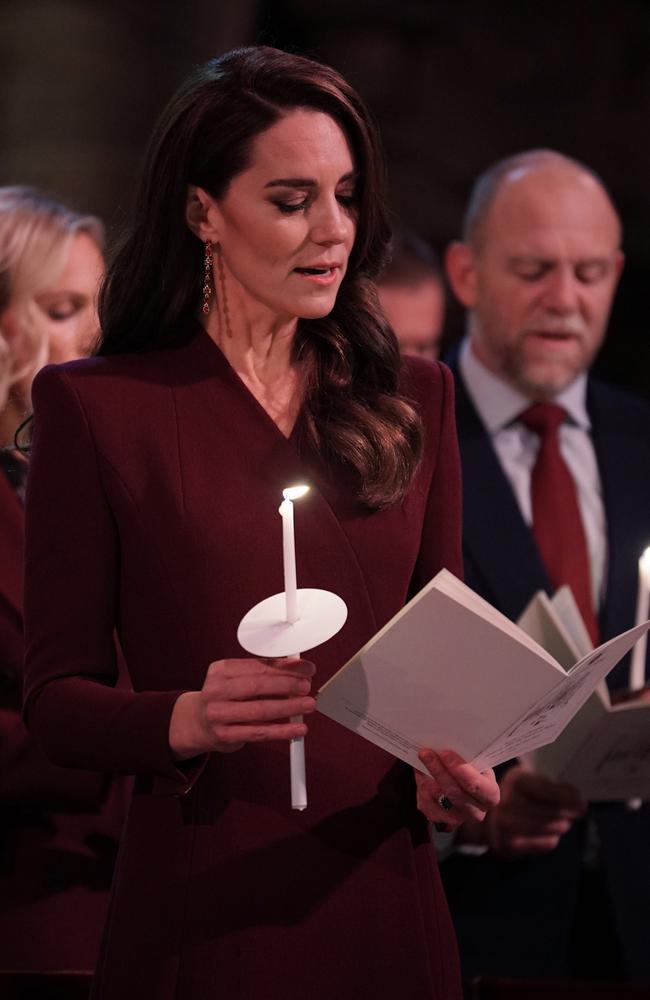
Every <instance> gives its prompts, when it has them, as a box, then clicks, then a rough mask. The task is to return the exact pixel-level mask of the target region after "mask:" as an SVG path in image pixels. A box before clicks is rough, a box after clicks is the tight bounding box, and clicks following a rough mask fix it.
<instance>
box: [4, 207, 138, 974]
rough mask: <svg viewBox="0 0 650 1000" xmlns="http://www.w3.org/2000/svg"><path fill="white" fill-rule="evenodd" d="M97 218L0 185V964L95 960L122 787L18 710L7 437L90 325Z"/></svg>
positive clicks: (18, 488) (13, 519)
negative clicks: (62, 757)
mask: <svg viewBox="0 0 650 1000" xmlns="http://www.w3.org/2000/svg"><path fill="white" fill-rule="evenodd" d="M102 238H103V231H102V225H101V223H100V222H99V220H98V219H95V218H94V217H92V216H81V215H78V214H76V213H75V212H72V211H70V210H69V209H68V208H66V207H65V206H63V205H60V204H58V203H57V202H55V201H52V200H51V199H50V198H47V197H46V196H44V195H42V194H40V193H39V192H37V191H34V190H31V189H29V188H25V187H5V188H0V553H1V557H0V814H1V816H0V830H1V831H2V833H1V834H0V837H1V841H2V866H1V867H0V900H2V904H1V906H0V970H2V969H7V968H12V969H23V970H27V971H32V972H33V971H38V972H44V971H55V970H60V969H76V970H84V969H87V970H90V969H92V967H93V965H94V962H95V956H96V951H97V946H98V940H99V933H100V929H101V925H102V922H103V919H104V910H105V902H106V895H107V891H108V886H109V884H110V878H111V870H112V861H113V855H114V853H115V846H116V841H117V834H118V832H119V823H120V819H121V806H120V803H119V795H120V789H119V788H118V787H117V786H115V785H112V786H110V785H109V781H108V780H107V779H106V778H105V777H104V776H103V775H101V774H90V773H87V772H84V771H75V770H68V769H64V768H59V767H56V766H54V765H52V764H50V763H49V762H48V761H46V760H45V758H44V757H43V755H42V754H41V752H40V750H39V749H38V748H37V747H36V745H35V744H34V742H33V741H32V739H31V737H30V736H29V734H28V733H27V731H26V729H25V728H24V726H23V723H22V720H21V714H20V713H21V689H22V660H23V620H22V562H23V504H22V492H23V490H22V487H23V481H24V473H25V470H26V462H25V461H24V459H23V458H22V456H20V455H18V454H17V453H16V452H14V451H12V450H11V448H10V447H8V446H10V445H11V442H12V441H13V438H14V434H15V431H16V428H17V427H18V425H19V424H20V422H21V421H22V420H23V419H24V417H25V415H26V414H27V413H28V412H29V410H30V407H31V403H30V390H31V383H32V380H33V378H34V375H35V374H36V372H37V371H38V369H39V368H41V367H42V365H43V364H45V363H46V362H47V361H49V360H53V361H63V360H70V359H72V358H75V357H79V356H80V355H81V354H85V353H87V352H88V350H89V348H90V345H91V343H92V341H93V340H94V339H95V337H96V335H97V332H98V325H97V313H96V307H95V300H96V294H97V286H98V283H99V280H100V277H101V273H102V266H103V262H102V253H101V244H102Z"/></svg>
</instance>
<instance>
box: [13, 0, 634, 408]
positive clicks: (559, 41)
mask: <svg viewBox="0 0 650 1000" xmlns="http://www.w3.org/2000/svg"><path fill="white" fill-rule="evenodd" d="M255 42H264V43H266V44H274V45H278V46H279V47H281V48H288V49H291V50H294V51H299V52H303V53H305V54H307V55H312V56H314V57H316V58H320V59H323V60H324V61H326V62H329V63H331V64H332V65H333V66H335V67H336V68H337V69H339V70H340V71H342V72H343V73H344V75H346V76H347V77H348V78H349V79H350V80H351V82H352V83H353V84H354V85H355V86H356V87H357V88H358V89H359V91H360V92H361V93H362V94H363V96H364V97H365V98H366V100H367V101H368V103H369V104H370V106H371V107H372V109H373V111H374V112H375V115H376V117H377V118H378V120H379V123H380V127H381V130H382V135H383V139H384V144H385V147H386V151H387V155H388V163H389V175H390V183H391V197H392V204H393V207H394V210H395V214H396V217H399V218H400V219H401V221H402V222H403V223H404V224H406V225H409V226H411V227H415V228H417V229H418V230H419V231H420V232H421V233H422V234H423V235H425V236H426V237H428V238H429V239H430V240H431V242H432V243H433V244H434V245H435V246H437V247H438V248H439V249H442V248H443V247H444V245H445V244H446V242H447V241H448V240H449V239H450V238H452V237H453V236H455V235H457V234H458V230H459V225H460V218H461V214H462V210H463V205H464V201H465V199H466V196H467V192H468V189H469V186H470V184H471V182H472V179H473V178H474V177H475V176H476V174H477V173H478V172H480V171H481V170H482V169H483V168H484V167H486V166H487V165H488V164H489V163H491V162H492V161H493V160H495V159H497V158H499V157H501V156H505V155H507V154H509V153H513V152H516V151H518V150H521V149H525V148H531V147H537V146H551V147H553V148H556V149H559V150H562V151H563V152H566V153H568V154H570V155H572V156H575V157H577V158H578V159H582V160H584V161H585V162H587V163H588V164H590V165H591V166H592V167H594V168H595V169H596V170H597V171H599V172H600V173H601V175H602V176H603V177H604V179H605V181H606V182H607V184H608V185H609V187H610V189H611V190H612V192H613V194H614V197H615V200H616V202H617V204H618V206H619V209H620V211H621V214H622V217H623V223H624V228H625V249H626V252H627V261H628V263H627V268H626V271H625V274H624V277H623V281H622V284H621V288H620V291H619V295H618V299H617V303H616V306H615V309H614V313H613V316H612V322H611V325H610V334H609V337H608V340H607V343H606V346H605V348H604V350H603V352H602V353H601V357H600V359H599V363H598V365H599V368H600V370H601V372H602V373H603V374H605V376H606V377H608V378H609V379H610V380H612V381H616V382H619V383H621V384H625V385H628V386H630V387H632V388H634V389H636V390H638V391H640V392H642V393H644V394H646V395H650V338H648V336H647V335H646V301H645V298H646V287H647V284H648V281H647V277H646V276H647V275H648V274H649V273H650V239H649V238H648V231H649V229H650V190H649V184H648V180H649V178H650V132H649V126H650V3H649V2H648V0H617V2H614V0H599V2H598V0H592V2H588V0H585V2H578V0H565V2H554V0H550V2H548V3H546V4H543V5H533V4H527V3H520V4H514V3H506V2H500V0H483V2H480V0H441V2H436V0H390V2H389V0H346V2H344V0H328V2H327V3H326V4H314V3H307V2H306V0H266V2H264V0H187V2H184V3H180V2H173V0H160V2H156V3H154V2H151V3H143V2H141V3H133V2H132V3H127V2H125V0H113V2H110V3H109V2H101V0H85V2H84V0H3V2H1V3H0V94H1V95H2V99H1V101H0V183H18V182H21V183H33V184H37V185H40V186H43V187H45V188H47V189H49V190H51V191H53V192H57V193H59V194H60V195H61V196H62V197H64V198H66V199H68V200H71V201H73V202H74V203H75V204H76V205H77V206H78V207H79V208H82V209H84V210H90V211H95V212H97V213H99V214H100V215H102V216H103V217H104V219H105V220H106V221H107V223H108V225H109V230H110V231H113V232H114V231H117V229H118V228H119V227H120V226H121V225H122V224H123V223H124V221H125V220H126V219H127V218H128V212H129V207H130V199H131V193H132V191H133V188H134V184H135V177H136V175H137V167H138V163H139V161H140V157H141V155H142V151H143V149H144V146H145V143H146V140H147V136H148V133H149V130H150V128H151V125H152V123H153V121H154V119H155V117H156V115H157V113H158V111H159V110H160V109H161V107H162V106H163V104H164V103H165V101H166V100H167V98H168V97H169V95H170V94H171V92H172V91H173V90H174V88H175V87H176V85H177V84H178V83H179V81H180V80H181V79H182V78H183V77H184V76H185V75H186V73H187V72H188V71H189V70H190V69H191V68H192V66H194V65H195V64H196V63H198V62H201V61H203V60H204V59H207V58H209V57H211V56H213V55H215V54H218V53H220V52H224V51H226V50H227V49H228V48H231V47H233V46H234V45H240V44H249V43H255ZM460 324H461V317H460V313H459V311H458V310H457V309H453V308H452V309H451V310H450V316H449V330H450V332H451V333H457V332H458V331H459V330H460Z"/></svg>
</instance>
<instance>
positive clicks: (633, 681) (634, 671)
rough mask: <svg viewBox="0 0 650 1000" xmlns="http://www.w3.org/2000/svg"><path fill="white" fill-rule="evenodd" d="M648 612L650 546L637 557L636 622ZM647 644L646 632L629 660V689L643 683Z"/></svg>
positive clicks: (633, 689) (636, 687)
mask: <svg viewBox="0 0 650 1000" xmlns="http://www.w3.org/2000/svg"><path fill="white" fill-rule="evenodd" d="M649 614H650V547H649V548H647V549H646V550H645V552H644V553H643V555H642V556H641V558H640V559H639V592H638V597H637V602H636V622H635V625H640V624H641V623H642V622H644V621H647V619H648V616H649ZM647 646H648V634H647V632H646V634H645V635H643V636H642V637H641V638H640V639H639V640H638V642H637V644H636V645H635V647H634V649H633V650H632V659H631V661H630V690H631V691H638V690H640V688H642V687H643V685H644V684H645V658H646V649H647Z"/></svg>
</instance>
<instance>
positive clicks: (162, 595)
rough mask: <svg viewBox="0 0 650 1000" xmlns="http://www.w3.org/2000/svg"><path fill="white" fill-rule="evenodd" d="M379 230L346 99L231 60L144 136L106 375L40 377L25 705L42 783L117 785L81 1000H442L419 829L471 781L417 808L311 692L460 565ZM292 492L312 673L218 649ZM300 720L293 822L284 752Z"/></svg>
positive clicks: (252, 598) (271, 53)
mask: <svg viewBox="0 0 650 1000" xmlns="http://www.w3.org/2000/svg"><path fill="white" fill-rule="evenodd" d="M388 235H389V233H388V226H387V224H386V216H385V208H384V202H383V176H382V161H381V156H380V153H379V149H378V140H377V137H376V134H375V130H374V127H373V125H372V123H371V121H370V119H369V117H368V114H367V112H366V110H365V109H364V107H363V105H362V103H361V101H360V99H359V98H358V96H357V95H356V94H355V93H354V91H353V90H352V89H351V88H350V87H349V86H348V85H347V84H346V83H345V81H344V80H342V79H341V78H340V77H339V76H338V74H336V73H335V72H334V71H333V70H331V69H329V68H327V67H325V66H321V65H319V64H317V63H314V62H311V61H310V60H307V59H303V58H300V57H297V56H291V55H287V54H286V53H282V52H278V51H276V50H273V49H266V48H250V49H242V50H237V51H234V52H231V53H229V54H227V55H226V56H223V57H222V58H220V59H217V60H214V61H213V62H211V63H209V64H207V66H205V67H203V68H202V69H201V70H200V71H199V72H198V73H197V74H196V75H195V76H194V77H193V78H192V79H191V80H190V81H189V82H188V83H187V84H186V86H184V87H183V89H182V90H181V91H180V93H179V94H178V95H177V96H176V98H175V99H174V100H173V101H172V103H171V104H170V106H169V107H168V109H167V111H166V112H165V113H164V115H163V117H162V120H161V122H160V123H159V126H158V129H157V131H156V133H155V135H154V139H153V142H152V145H151V149H150V153H149V157H148V160H147V163H146V165H145V172H144V180H143V182H142V187H141V190H140V194H139V199H138V202H137V208H136V218H135V225H134V228H133V231H132V233H131V235H130V236H129V237H128V239H127V241H126V242H125V244H124V245H123V247H122V249H121V251H120V252H119V254H118V256H117V258H116V260H115V262H114V264H113V266H112V268H111V269H110V271H109V274H108V278H107V282H106V285H105V287H104V291H103V296H102V300H101V309H100V315H101V320H102V327H103V341H102V346H101V348H100V351H99V353H100V355H101V356H100V357H97V358H94V359H92V360H90V361H85V362H78V363H73V364H70V365H67V366H64V367H63V368H58V369H46V370H45V372H43V373H42V374H41V375H40V376H39V378H38V379H37V382H36V385H35V389H34V409H35V429H34V444H33V457H32V469H31V473H30V483H29V493H28V517H29V533H28V546H27V587H26V608H27V643H28V655H27V685H26V716H27V719H28V721H29V724H30V726H31V727H32V729H33V731H34V733H35V734H36V735H37V737H38V739H39V740H41V741H42V744H43V746H44V747H45V748H46V750H47V752H48V753H49V754H50V755H51V756H52V758H53V759H54V760H56V761H57V762H58V763H61V764H68V765H74V764H79V763H83V765H84V766H86V767H93V768H101V769H106V768H109V769H112V770H114V771H118V772H126V773H134V774H135V775H136V788H135V794H134V798H133V802H132V805H131V809H130V812H129V817H128V821H127V828H126V832H125V837H124V841H123V847H122V851H121V858H120V863H119V868H118V874H117V878H116V883H115V885H114V894H113V902H112V907H111V915H110V919H109V925H108V929H107V936H106V941H105V947H104V950H103V955H102V960H101V962H100V968H99V972H98V975H97V978H96V985H95V996H96V997H97V998H102V1000H118V998H119V1000H130V998H136V997H137V998H138V1000H143V998H151V1000H154V998H155V1000H167V998H169V1000H172V998H175V1000H179V998H182V1000H185V998H188V1000H189V998H192V1000H199V998H207V997H213V996H219V997H223V998H224V1000H239V998H241V1000H274V998H278V1000H279V998H282V1000H292V998H298V997H309V998H311V1000H320V998H323V1000H324V998H328V1000H331V998H333V997H336V998H352V997H359V996H370V995H375V996H377V997H382V998H388V997H391V998H392V997H395V996H398V995H403V996H409V997H413V998H418V1000H420V998H422V1000H425V998H452V997H453V998H455V997H457V996H458V989H459V986H458V971H457V958H456V952H455V943H454V937H453V932H452V929H451V925H450V922H449V916H448V913H447V910H446V905H445V902H444V899H443V896H442V893H441V889H440V884H439V879H438V874H437V869H436V866H435V859H434V857H433V856H432V848H431V844H430V830H429V825H428V823H427V818H428V819H429V820H435V821H441V822H446V823H449V824H451V825H456V824H458V823H460V822H462V820H463V819H464V818H466V817H473V818H481V817H482V816H483V814H484V810H485V809H486V808H487V807H488V806H490V805H492V804H494V803H495V800H496V798H497V791H496V784H495V782H494V778H493V775H492V774H491V772H487V773H485V774H481V773H479V772H477V771H476V770H475V769H474V768H472V767H471V766H470V765H467V764H465V763H464V762H463V761H461V760H460V759H459V758H457V757H456V756H455V755H454V754H451V753H443V754H442V755H438V754H436V753H434V752H433V751H432V750H423V752H422V760H423V761H424V762H425V763H426V765H427V767H428V768H429V770H430V771H431V777H430V778H429V777H425V776H423V775H418V777H417V788H416V781H415V780H414V776H413V773H412V771H411V770H410V769H409V768H407V767H406V766H404V765H402V764H401V763H397V764H396V763H395V762H394V761H393V760H392V759H391V758H389V757H388V756H387V755H386V754H385V753H384V752H383V751H381V750H379V749H378V748H377V747H375V746H374V745H372V744H370V743H368V742H366V741H364V740H361V739H359V738H358V737H357V736H355V735H354V734H352V733H350V732H348V731H347V730H344V729H343V728H342V727H339V726H337V724H336V723H334V722H332V721H331V720H329V719H327V718H325V717H323V716H320V715H316V714H313V713H314V708H315V700H314V698H313V697H312V696H311V695H310V689H311V682H312V679H313V677H314V670H315V671H316V677H317V683H318V685H320V684H322V683H323V682H324V681H325V680H326V679H327V678H328V677H329V676H331V675H332V673H333V672H334V671H335V670H336V669H338V668H339V667H340V666H341V665H342V664H343V663H344V662H345V661H346V660H347V659H348V658H349V657H350V655H352V654H353V653H354V652H355V651H356V650H357V649H358V648H359V646H361V645H362V643H364V642H365V641H366V640H367V639H368V638H369V637H370V636H371V635H372V634H373V633H374V632H375V631H376V630H377V629H378V628H379V627H380V626H381V625H383V624H384V623H385V622H386V621H387V620H388V619H389V618H390V617H391V615H393V614H394V613H395V612H396V611H397V610H398V609H399V608H400V607H401V606H402V605H403V604H404V602H405V600H406V599H407V598H408V597H409V595H410V594H412V593H415V592H416V591H417V590H418V589H419V588H420V587H422V586H423V585H424V583H426V582H427V581H428V580H429V579H430V578H431V576H432V575H433V574H434V573H435V572H436V571H437V570H438V569H439V568H440V567H441V566H443V565H444V566H448V567H449V568H450V569H451V570H452V571H455V572H459V571H460V542H459V535H460V529H459V513H460V512H459V482H458V456H457V451H456V444H455V438H454V427H453V403H452V390H451V382H450V377H449V375H448V373H447V372H446V370H445V369H443V368H442V367H440V366H434V365H430V364H424V363H417V362H413V363H409V364H408V365H406V366H405V367H404V369H403V370H402V368H401V367H400V362H399V355H398V350H397V345H396V342H395V338H394V336H393V335H392V333H391V331H390V329H389V328H388V326H387V324H386V322H385V320H384V319H383V317H382V315H381V312H380V311H379V309H378V306H377V304H376V299H375V292H374V287H373V284H372V276H373V275H374V274H375V273H376V271H377V268H378V267H379V266H380V264H381V261H382V258H383V253H384V248H385V246H386V242H387V239H388ZM305 479H306V480H307V481H308V482H310V483H311V485H312V487H313V488H312V491H311V493H310V494H309V495H308V497H306V498H305V499H304V500H303V501H302V503H301V508H300V525H299V531H298V550H299V565H300V582H301V585H302V586H306V587H309V586H316V587H321V588H323V589H330V590H333V591H335V592H336V593H338V594H340V595H341V596H342V597H343V598H344V600H345V601H346V603H347V605H348V609H349V616H348V621H347V623H346V625H345V626H344V628H343V629H342V630H341V632H340V633H339V634H338V635H337V636H335V637H334V638H333V639H331V640H329V641H328V642H327V643H325V644H324V645H323V646H321V647H319V649H318V650H317V654H316V656H315V660H316V668H314V665H313V664H311V663H309V662H308V661H307V660H304V659H302V660H297V661H290V660H278V661H271V662H269V661H263V660H258V659H254V658H245V657H243V656H242V650H241V647H239V645H238V643H237V640H236V633H237V626H238V624H239V621H240V619H241V618H242V617H243V615H244V614H245V613H246V612H247V611H248V610H249V609H250V608H251V607H252V606H253V605H255V604H256V603H258V602H259V601H260V600H261V599H262V598H264V597H266V596H268V595H269V594H272V593H275V592H277V591H279V590H281V589H282V548H281V534H280V528H279V518H278V513H277V508H278V502H279V500H280V499H281V492H282V489H283V488H284V487H286V486H288V485H290V484H292V483H295V482H296V481H304V480H305ZM115 627H116V628H117V630H118V633H119V636H120V640H121V643H122V647H123V650H124V653H125V657H126V660H127V663H128V668H129V673H130V676H131V680H132V684H133V691H128V692H127V691H121V690H116V689H115V687H114V684H115V672H116V671H115V663H114V653H113V644H112V633H113V629H114V628H115ZM206 671H207V673H206ZM298 716H304V717H305V718H306V719H307V722H308V726H307V724H305V723H304V722H302V721H299V720H298V719H297V718H296V717H298ZM307 728H309V738H308V741H307V767H308V777H309V792H310V794H309V805H308V808H307V809H306V810H305V811H304V812H296V811H292V810H291V808H290V805H289V792H288V742H287V741H289V740H291V739H294V738H298V737H302V736H304V735H305V734H306V732H307ZM444 796H446V797H447V798H446V799H445V798H444ZM439 800H440V801H439ZM441 803H442V804H441ZM418 805H419V807H420V809H421V810H422V812H424V813H425V814H426V817H427V818H425V815H423V814H422V812H420V811H419V810H418ZM443 806H446V807H447V808H446V809H445V808H443Z"/></svg>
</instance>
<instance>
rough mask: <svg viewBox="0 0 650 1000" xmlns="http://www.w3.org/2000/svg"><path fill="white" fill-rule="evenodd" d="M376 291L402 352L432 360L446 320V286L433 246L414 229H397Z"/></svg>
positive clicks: (437, 349)
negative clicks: (388, 258) (410, 230)
mask: <svg viewBox="0 0 650 1000" xmlns="http://www.w3.org/2000/svg"><path fill="white" fill-rule="evenodd" d="M377 294H378V295H379V302H380V303H381V307H382V309H383V311H384V315H385V316H386V319H387V320H388V322H389V323H390V325H391V327H392V328H393V332H394V333H395V336H396V337H397V341H398V343H399V347H400V351H401V352H402V354H408V355H412V356H413V357H419V358H429V359H430V360H434V359H435V358H437V357H438V354H439V352H440V340H441V337H442V330H443V325H444V322H445V286H444V279H443V276H442V272H441V269H440V263H439V261H438V256H437V254H436V252H435V250H434V249H433V248H432V247H431V246H429V244H428V243H426V242H425V241H424V240H423V239H421V237H419V236H417V235H416V234H415V233H411V232H408V231H405V230H401V231H399V230H398V231H396V232H395V233H394V234H393V237H392V239H391V257H390V261H389V262H388V264H387V265H386V266H385V267H384V268H383V270H382V271H381V273H380V274H379V276H378V278H377Z"/></svg>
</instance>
